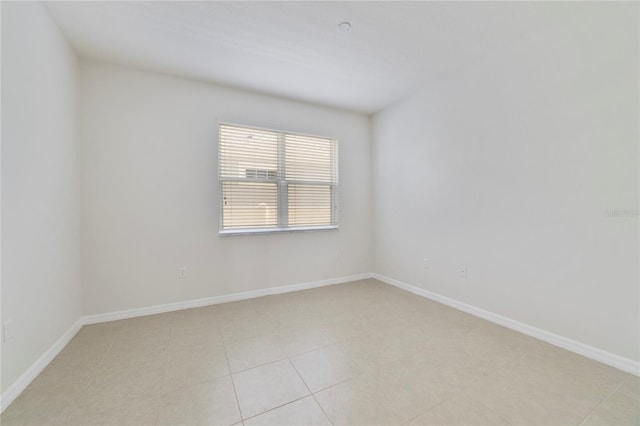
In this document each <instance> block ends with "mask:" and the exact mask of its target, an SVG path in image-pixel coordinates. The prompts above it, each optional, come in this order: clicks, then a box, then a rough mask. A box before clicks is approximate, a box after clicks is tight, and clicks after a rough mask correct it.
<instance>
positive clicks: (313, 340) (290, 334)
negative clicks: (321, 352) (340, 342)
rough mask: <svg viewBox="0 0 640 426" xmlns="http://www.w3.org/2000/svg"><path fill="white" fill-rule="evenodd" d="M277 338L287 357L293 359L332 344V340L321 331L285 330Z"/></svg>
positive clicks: (312, 329) (311, 329)
mask: <svg viewBox="0 0 640 426" xmlns="http://www.w3.org/2000/svg"><path fill="white" fill-rule="evenodd" d="M276 338H277V339H278V341H279V343H280V347H281V348H282V351H283V352H284V354H285V355H286V356H289V357H292V356H295V355H299V354H301V353H305V352H309V351H312V350H315V349H318V348H321V347H323V346H327V345H329V344H331V340H329V338H328V337H327V336H326V335H325V334H324V333H323V332H322V331H321V330H319V329H314V328H310V329H308V330H300V331H298V330H283V331H279V332H277V333H276Z"/></svg>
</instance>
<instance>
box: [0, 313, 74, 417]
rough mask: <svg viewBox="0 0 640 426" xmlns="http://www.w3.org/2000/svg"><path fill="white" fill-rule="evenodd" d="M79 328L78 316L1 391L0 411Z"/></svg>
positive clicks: (25, 386)
mask: <svg viewBox="0 0 640 426" xmlns="http://www.w3.org/2000/svg"><path fill="white" fill-rule="evenodd" d="M81 328H82V318H79V319H78V320H77V321H76V322H75V323H74V324H73V325H72V326H71V327H70V328H69V329H68V330H67V331H66V332H65V333H64V334H63V335H62V336H61V337H60V338H59V339H58V340H57V341H56V342H55V343H54V344H53V345H52V346H51V347H50V348H49V349H47V351H46V352H45V353H43V354H42V356H40V358H38V360H37V361H36V362H34V363H33V364H31V367H29V368H28V369H27V371H25V372H24V373H23V374H22V375H21V376H20V377H19V378H18V380H16V381H15V382H13V384H12V385H11V386H9V388H8V389H7V390H6V391H4V392H3V393H2V396H0V412H2V411H4V410H5V409H6V408H7V407H8V406H9V405H10V404H11V403H12V402H13V400H15V399H16V398H17V397H18V396H19V395H20V394H21V393H22V391H24V390H25V389H26V388H27V386H29V384H30V383H31V382H32V381H33V379H35V378H36V376H37V375H38V374H40V373H41V372H42V370H44V369H45V367H46V366H47V365H49V363H50V362H51V361H53V359H54V358H55V357H56V356H57V355H58V354H59V353H60V351H61V350H62V349H64V347H65V346H67V343H69V342H70V341H71V339H73V337H74V336H75V335H76V333H77V332H78V331H80V329H81Z"/></svg>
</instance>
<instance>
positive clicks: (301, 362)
mask: <svg viewBox="0 0 640 426" xmlns="http://www.w3.org/2000/svg"><path fill="white" fill-rule="evenodd" d="M291 362H292V363H293V365H294V366H295V368H296V370H297V371H298V372H299V373H300V376H302V379H303V380H304V382H305V383H306V384H307V386H309V389H311V391H312V392H317V391H319V390H321V389H324V388H327V387H329V386H333V385H335V384H337V383H340V382H344V381H345V380H348V379H351V378H352V377H354V376H356V375H357V374H359V373H360V371H359V370H358V369H357V366H356V365H355V364H354V363H353V362H352V361H351V359H350V358H349V356H348V355H347V352H346V350H345V348H344V347H342V346H340V343H336V344H333V345H330V346H325V347H323V348H320V349H317V350H315V351H311V352H307V353H304V354H301V355H298V356H295V357H293V358H291Z"/></svg>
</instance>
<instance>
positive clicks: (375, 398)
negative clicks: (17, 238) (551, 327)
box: [0, 280, 640, 426]
mask: <svg viewBox="0 0 640 426" xmlns="http://www.w3.org/2000/svg"><path fill="white" fill-rule="evenodd" d="M639 387H640V383H639V380H638V377H635V376H631V375H629V374H626V373H624V372H622V371H619V370H616V369H614V368H610V367H607V366H605V365H603V364H600V363H597V362H595V361H592V360H589V359H587V358H584V357H581V356H579V355H575V354H573V353H570V352H567V351H564V350H562V349H558V348H556V347H553V346H550V345H547V344H545V343H542V342H540V341H537V340H535V339H532V338H529V337H527V336H524V335H522V334H519V333H516V332H513V331H510V330H508V329H505V328H503V327H499V326H497V325H495V324H492V323H490V322H487V321H484V320H481V319H478V318H475V317H473V316H470V315H467V314H464V313H462V312H459V311H456V310H454V309H451V308H448V307H446V306H443V305H440V304H437V303H434V302H432V301H429V300H427V299H424V298H421V297H419V296H415V295H413V294H410V293H407V292H404V291H402V290H399V289H396V288H394V287H391V286H388V285H385V284H382V283H380V282H377V281H374V280H365V281H358V282H354V283H349V284H342V285H336V286H331V287H324V288H319V289H314V290H307V291H300V292H296V293H288V294H283V295H278V296H269V297H262V298H259V299H253V300H248V301H242V302H234V303H227V304H223V305H215V306H209V307H204V308H197V309H190V310H185V311H179V312H173V313H168V314H162V315H153V316H148V317H142V318H135V319H130V320H123V321H115V322H110V323H104V324H98V325H92V326H85V327H83V328H82V330H81V331H80V332H79V333H78V334H77V335H76V337H75V338H74V339H73V340H72V341H71V343H69V345H68V346H67V347H66V348H65V349H64V350H63V351H62V352H61V353H60V355H59V356H58V357H57V358H56V359H55V360H54V361H53V362H52V363H51V364H50V365H49V366H48V367H47V368H46V369H45V371H43V372H42V373H41V374H40V375H39V376H38V377H37V378H36V380H35V381H34V382H33V383H32V384H31V385H30V386H29V387H28V388H27V389H26V390H25V392H23V394H22V395H20V397H18V398H17V399H16V400H15V401H14V403H13V404H12V405H11V406H9V407H8V408H7V410H6V411H5V412H4V413H3V414H2V416H1V418H0V421H1V423H2V425H3V426H9V425H208V424H220V425H234V424H244V425H247V426H248V425H330V424H334V425H338V424H360V425H374V424H376V425H404V424H409V425H436V424H437V425H445V424H452V425H454V424H455V425H458V424H482V425H509V424H527V425H579V424H581V425H627V424H628V425H638V424H640V414H639V399H640V396H639Z"/></svg>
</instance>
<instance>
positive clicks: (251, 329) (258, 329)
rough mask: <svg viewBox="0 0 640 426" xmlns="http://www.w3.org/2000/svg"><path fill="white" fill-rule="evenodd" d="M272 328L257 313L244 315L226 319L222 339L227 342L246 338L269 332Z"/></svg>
mask: <svg viewBox="0 0 640 426" xmlns="http://www.w3.org/2000/svg"><path fill="white" fill-rule="evenodd" d="M270 332H272V330H271V329H270V328H269V327H268V324H267V323H265V322H263V321H261V320H260V319H259V318H258V316H257V314H255V315H254V316H253V317H243V318H240V319H232V320H229V321H226V322H225V323H224V324H223V325H222V332H221V334H222V339H223V340H224V341H225V342H235V341H239V340H246V339H250V338H252V337H260V336H263V335H265V334H269V333H270Z"/></svg>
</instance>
